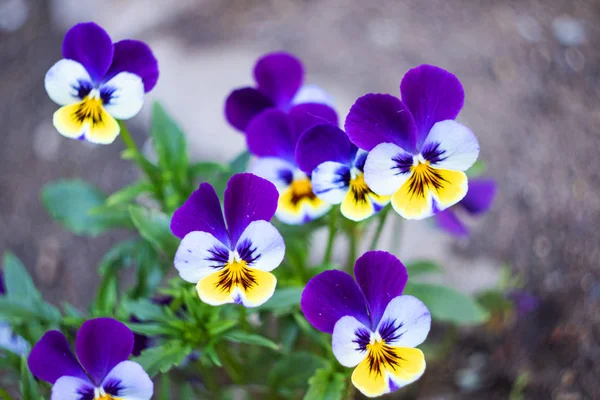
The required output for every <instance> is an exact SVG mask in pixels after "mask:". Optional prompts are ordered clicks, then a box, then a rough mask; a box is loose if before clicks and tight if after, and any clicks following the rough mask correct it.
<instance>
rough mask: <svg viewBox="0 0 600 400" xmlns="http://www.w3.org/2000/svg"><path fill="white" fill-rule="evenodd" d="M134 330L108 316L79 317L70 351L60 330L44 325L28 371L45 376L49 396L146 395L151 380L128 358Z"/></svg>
mask: <svg viewBox="0 0 600 400" xmlns="http://www.w3.org/2000/svg"><path fill="white" fill-rule="evenodd" d="M132 349H133V332H131V330H130V329H129V328H128V327H127V326H126V325H125V324H123V323H121V322H119V321H117V320H114V319H111V318H97V319H92V320H89V321H86V322H84V323H83V325H82V326H81V328H80V329H79V332H77V338H76V340H75V354H76V355H75V354H73V352H72V351H71V348H70V346H69V343H68V342H67V339H66V338H65V336H64V335H63V334H62V333H61V332H59V331H48V332H46V334H45V335H44V336H43V337H42V338H41V339H40V341H39V342H37V343H36V345H35V346H34V347H33V349H32V350H31V353H30V354H29V359H28V364H29V369H30V370H31V373H32V374H33V375H34V376H36V377H37V378H39V379H42V380H44V381H47V382H50V383H51V384H52V385H53V386H52V396H51V400H109V399H119V400H150V398H152V393H153V391H154V386H153V384H152V380H151V379H150V377H149V376H148V374H147V373H146V372H145V371H144V369H143V368H142V367H141V365H139V364H138V363H136V362H133V361H128V360H127V359H128V358H129V356H130V354H131V351H132Z"/></svg>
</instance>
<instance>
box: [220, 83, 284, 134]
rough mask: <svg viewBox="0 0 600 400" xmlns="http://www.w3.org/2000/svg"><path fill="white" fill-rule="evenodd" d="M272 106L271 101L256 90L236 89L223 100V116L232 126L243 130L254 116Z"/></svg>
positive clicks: (273, 105) (248, 88)
mask: <svg viewBox="0 0 600 400" xmlns="http://www.w3.org/2000/svg"><path fill="white" fill-rule="evenodd" d="M272 107H275V104H274V103H273V101H272V100H271V99H270V98H269V97H267V96H266V95H264V94H262V93H261V92H259V91H258V90H256V89H254V88H250V87H246V88H242V89H237V90H234V91H233V92H231V94H230V95H229V96H228V97H227V100H225V118H226V119H227V122H229V123H230V124H231V125H232V126H233V127H234V128H236V129H238V130H240V131H242V132H245V131H246V128H247V127H248V124H249V123H250V121H252V119H253V118H254V117H256V116H257V115H258V114H260V113H261V112H263V111H265V110H266V109H268V108H272Z"/></svg>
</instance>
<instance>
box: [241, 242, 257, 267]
mask: <svg viewBox="0 0 600 400" xmlns="http://www.w3.org/2000/svg"><path fill="white" fill-rule="evenodd" d="M235 249H236V251H237V253H238V255H239V256H240V258H241V259H242V260H244V261H245V262H246V264H252V263H254V262H255V261H257V260H258V259H259V258H260V254H256V250H257V249H256V246H254V245H253V244H252V241H251V240H250V239H244V240H243V241H241V242H239V243H238V244H237V246H236V247H235Z"/></svg>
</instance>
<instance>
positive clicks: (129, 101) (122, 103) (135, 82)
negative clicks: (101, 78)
mask: <svg viewBox="0 0 600 400" xmlns="http://www.w3.org/2000/svg"><path fill="white" fill-rule="evenodd" d="M100 92H101V93H111V94H110V101H109V102H108V103H105V104H104V109H106V111H108V113H109V114H110V115H112V116H113V117H115V118H117V119H129V118H132V117H134V116H135V115H136V114H137V113H138V112H140V110H141V109H142V106H143V105H144V82H143V81H142V78H140V77H139V76H138V75H136V74H132V73H130V72H121V73H118V74H117V75H115V77H114V78H112V79H111V80H109V81H108V82H106V83H104V84H102V86H101V87H100Z"/></svg>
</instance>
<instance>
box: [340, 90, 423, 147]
mask: <svg viewBox="0 0 600 400" xmlns="http://www.w3.org/2000/svg"><path fill="white" fill-rule="evenodd" d="M344 126H345V130H346V133H347V134H348V137H349V138H350V141H352V143H354V144H355V145H357V146H358V147H360V148H361V149H364V150H367V151H371V150H372V149H373V148H374V147H375V146H377V145H378V144H381V143H393V144H395V145H397V146H400V147H401V148H403V149H404V150H406V151H408V152H414V151H415V150H416V133H415V132H416V128H415V122H414V120H413V117H412V115H411V113H410V111H409V110H408V108H407V107H406V106H405V105H404V103H402V102H401V101H400V100H399V99H398V98H396V97H394V96H390V95H389V94H373V93H370V94H367V95H364V96H362V97H360V98H359V99H358V100H356V102H355V103H354V105H353V106H352V108H350V112H349V113H348V116H347V117H346V123H345V125H344Z"/></svg>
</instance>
